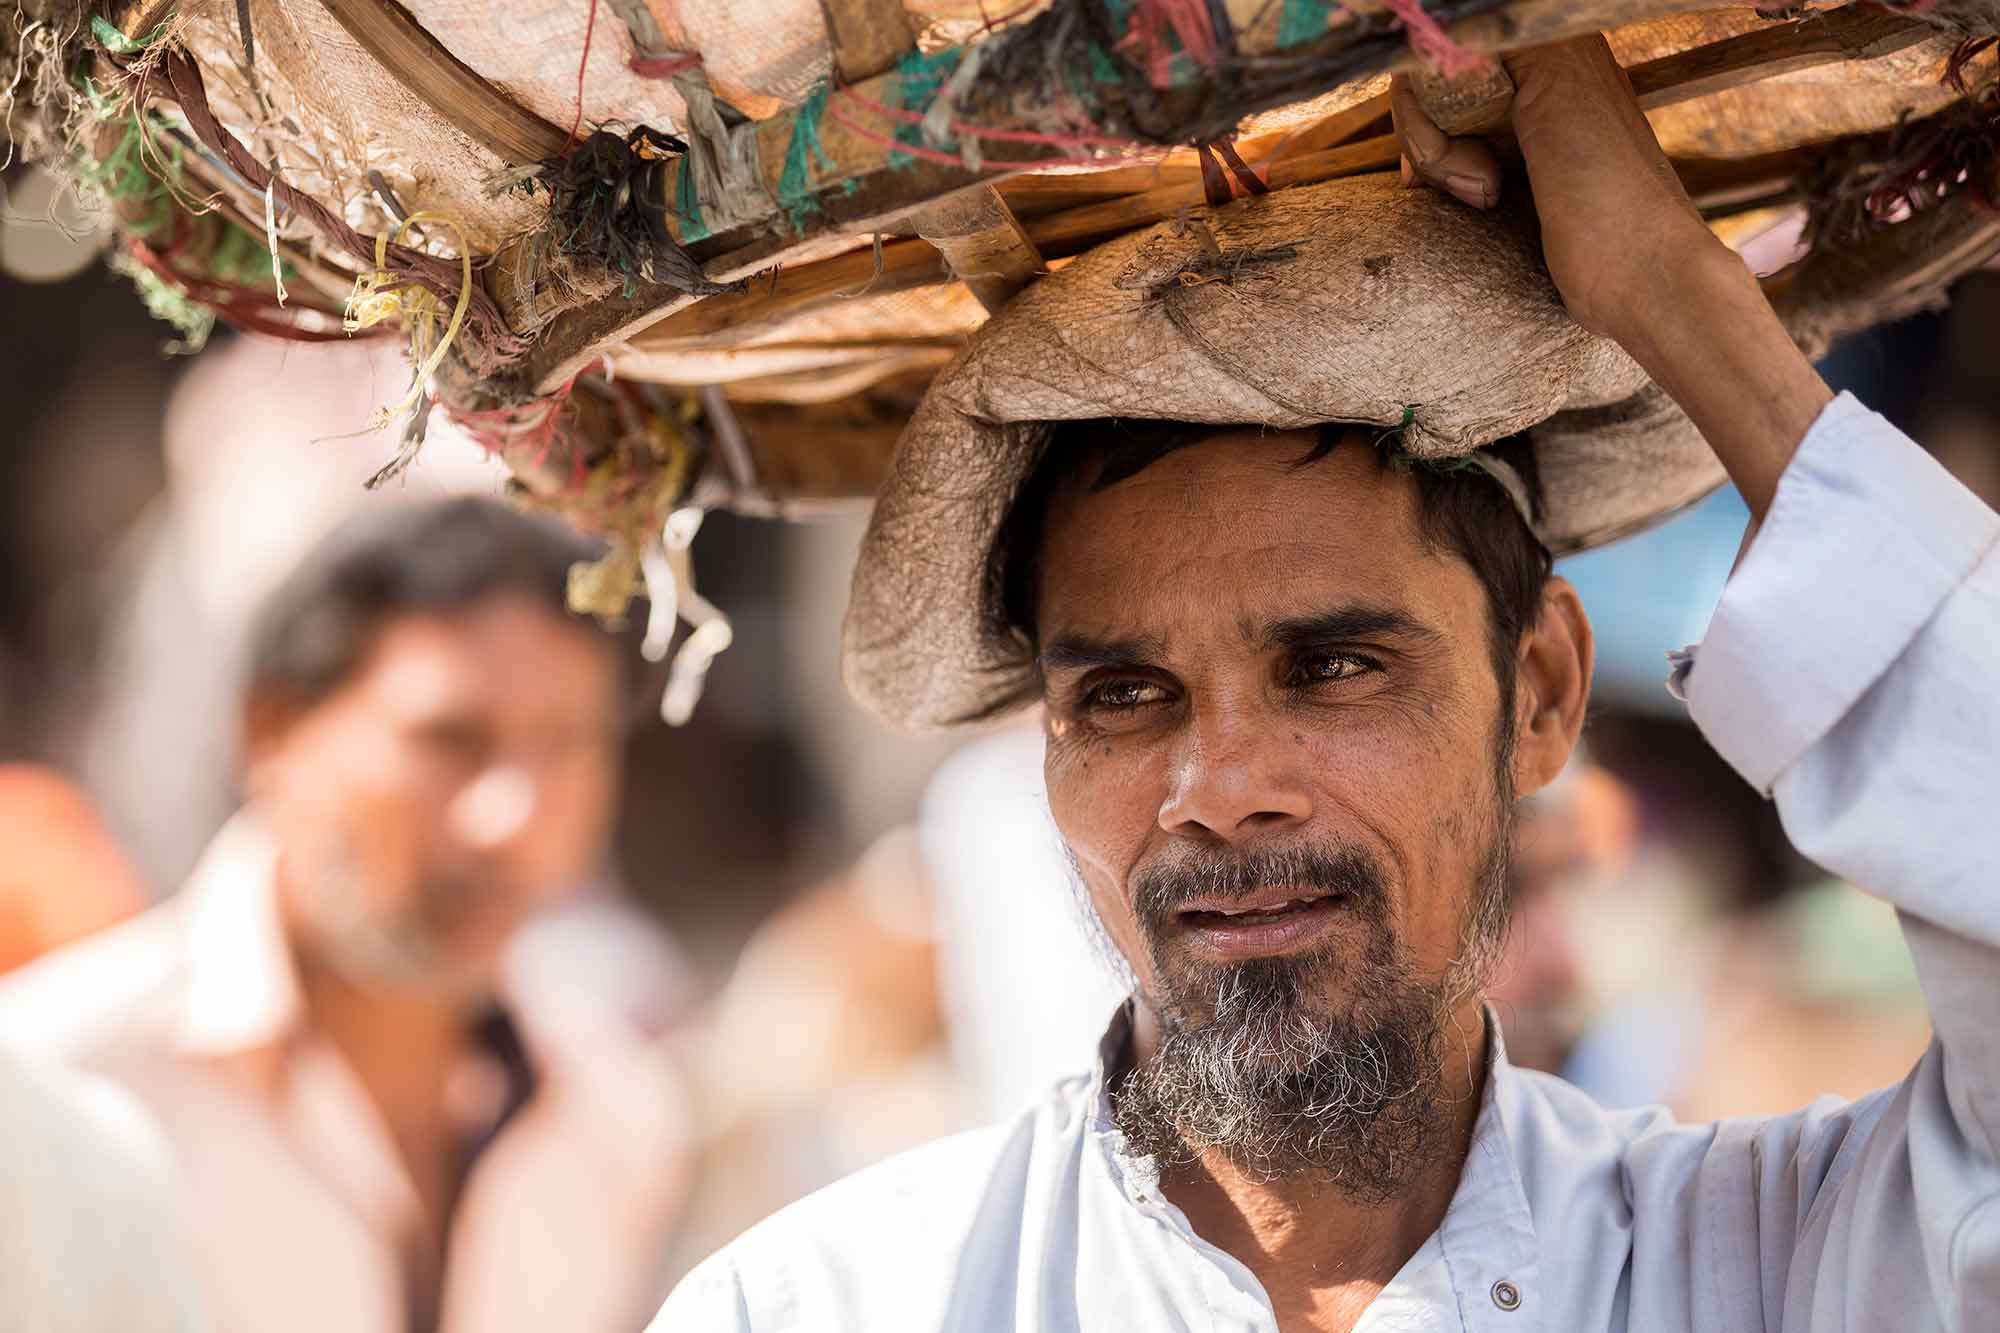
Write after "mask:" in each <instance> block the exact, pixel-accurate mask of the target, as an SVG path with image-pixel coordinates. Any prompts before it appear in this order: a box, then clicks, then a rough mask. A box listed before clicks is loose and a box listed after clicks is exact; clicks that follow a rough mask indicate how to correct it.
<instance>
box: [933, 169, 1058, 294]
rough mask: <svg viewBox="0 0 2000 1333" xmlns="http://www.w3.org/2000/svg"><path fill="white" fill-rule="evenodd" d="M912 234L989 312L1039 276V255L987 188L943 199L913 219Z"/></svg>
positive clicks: (1010, 213) (1010, 212) (1011, 214)
mask: <svg viewBox="0 0 2000 1333" xmlns="http://www.w3.org/2000/svg"><path fill="white" fill-rule="evenodd" d="M914 221H915V223H916V227H917V235H919V236H921V237H923V238H924V239H925V240H927V241H929V242H930V243H931V244H932V245H934V246H936V247H937V248H938V253H940V254H942V255H943V256H944V257H945V261H946V262H947V263H949V264H950V265H951V273H952V276H953V277H955V278H957V279H958V280H959V281H960V282H962V283H964V284H965V286H966V290H968V291H970V292H971V293H972V294H973V296H974V297H976V298H978V301H979V304H981V305H983V306H985V307H986V308H987V309H988V310H989V311H991V310H998V309H999V308H1000V307H1001V306H1003V305H1005V304H1007V302H1008V301H1009V300H1010V299H1011V298H1012V297H1013V295H1014V293H1016V292H1018V291H1020V290H1021V289H1022V288H1023V287H1025V286H1027V285H1028V284H1029V283H1030V282H1033V281H1034V280H1035V277H1036V275H1037V274H1039V273H1040V272H1041V271H1042V252H1041V251H1040V250H1037V249H1036V248H1035V243H1034V241H1032V240H1031V239H1029V237H1028V233H1027V232H1026V231H1024V230H1022V227H1021V220H1020V219H1019V218H1017V217H1015V216H1014V211H1013V210H1012V209H1010V208H1008V207H1007V201H1006V200H1005V199H1002V198H1001V197H1000V195H999V192H998V191H996V190H995V189H994V188H993V187H992V186H991V185H982V186H981V187H979V188H978V189H977V190H966V191H963V192H961V193H959V194H955V195H949V196H947V197H945V198H943V199H940V200H938V201H937V202H936V203H934V204H932V205H930V206H929V207H927V208H924V209H920V210H919V211H918V212H917V213H916V215H915V218H914Z"/></svg>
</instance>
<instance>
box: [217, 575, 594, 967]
mask: <svg viewBox="0 0 2000 1333" xmlns="http://www.w3.org/2000/svg"><path fill="white" fill-rule="evenodd" d="M618 708H619V705H618V672H617V667H616V662H615V659H614V658H613V656H612V652H611V645H610V643H609V642H608V641H607V640H605V639H603V638H601V637H600V636H598V635H596V634H595V633H594V632H593V631H591V630H589V629H588V628H585V627H583V626H580V625H577V624H574V623H571V622H568V621H566V620H563V619H561V618H559V617H558V616H556V615H555V614H553V613H552V612H550V611H548V610H547V609H545V608H544V607H542V606H540V605H539V604H537V603H535V602H533V601H530V600H528V599H526V598H523V597H518V596H513V595H507V594H499V595H495V596H493V597H490V598H488V599H486V600H484V601H482V602H479V603H477V604H475V605H473V606H472V607H471V608H469V609H467V610H465V611H463V612H459V613H456V614H452V615H449V616H429V615H406V616H399V617H395V618H392V619H390V620H388V621H387V622H385V623H384V624H383V625H382V627H381V628H380V629H379V630H378V631H377V632H376V635H375V637H374V641H373V643H372V644H371V646H370V648H369V651H368V653H367V655H366V656H365V657H364V658H363V659H362V661H361V664H360V666H359V667H358V668H357V669H356V670H355V671H354V672H353V674H352V675H351V676H350V677H349V678H348V679H347V680H346V681H344V682H343V683H342V684H341V685H340V686H339V687H337V688H336V689H335V690H334V692H333V693H332V694H330V695H328V696H327V697H325V698H324V699H322V700H320V701H319V702H317V703H315V704H313V705H311V706H310V707H308V708H306V709H304V710H303V711H299V712H295V713H292V714H290V715H287V716H285V717H284V718H283V720H282V721H281V722H278V723H274V724H272V725H269V726H267V727H264V728H262V729H261V731H262V733H263V734H261V735H259V734H254V733H253V736H252V746H251V764H250V777H251V787H252V793H253V796H254V798H255V800H256V803H257V805H258V806H259V807H260V808H261V811H262V813H263V815H264V817H265V818H266V820H267V821H268V823H269V824H270V826H271V828H272V830H273V832H274V834H275V836H276V838H277V841H278V848H279V856H280V867H281V884H282V886H283V888H284V891H285V896H286V908H287V911H288V914H289V917H290V919H291V920H292V922H293V923H294V926H295V928H296V929H297V930H298V931H299V932H300V936H301V939H300V943H301V945H302V946H303V947H305V948H308V949H310V950H313V951H314V952H315V953H317V954H318V955H320V956H321V957H323V958H324V959H325V960H326V961H328V962H329V963H331V964H332V965H333V966H334V967H336V968H337V969H338V970H340V971H341V972H343V973H344V974H346V975H347V976H348V977H349V978H350V979H351V980H354V981H356V982H357V983H361V984H367V985H373V986H388V987H398V988H402V987H408V988H416V989H422V990H427V991H433V992H436V993H440V994H444V995H449V996H459V997H465V998H473V997H477V996H478V995H480V994H482V993H484V991H485V990H486V989H487V988H488V987H489V986H490V984H491V981H492V972H493V968H494V966H495V964H496V962H497V961H498V958H499V955H500V952H501V949H502V947H503V946H504V944H505V942H506V940H507V937H508V936H509V934H510V933H511V932H512V931H513V930H514V928H515V927H516V926H518V925H519V924H520V923H521V922H522V921H523V920H524V919H525V918H526V917H527V916H529V915H530V914H531V913H533V912H534V911H536V910H537V909H539V908H541V907H544V906H546V905H548V904H549V903H551V902H552V901H553V900H555V899H556V898H558V897H559V896H560V895H562V894H563V893H565V892H566V891H568V890H571V889H573V888H575V887H577V886H578V885H579V884H580V883H581V882H582V881H583V880H584V879H585V878H586V877H587V876H588V875H589V873H590V872H592V871H593V870H594V869H596V867H597V865H598V863H599V861H600V860H601V858H602V856H603V853H604V848H605V839H606V835H607V831H608V829H609V824H610V815H611V811H612V807H613V802H614V799H615V797H616V793H617V787H618V764H619V747H618V735H617V732H618Z"/></svg>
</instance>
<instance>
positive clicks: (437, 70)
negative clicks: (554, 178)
mask: <svg viewBox="0 0 2000 1333" xmlns="http://www.w3.org/2000/svg"><path fill="white" fill-rule="evenodd" d="M320 4H321V5H323V6H324V7H325V8H326V12H327V13H329V14H331V15H333V17H334V18H335V19H336V20H338V21H339V23H340V26H341V27H343V28H345V29H346V30H347V32H348V35H349V36H351V37H353V38H354V40H355V41H356V42H359V43H360V44H361V46H362V49H364V50H366V51H367V52H368V54H369V55H372V56H374V57H375V59H376V60H377V61H379V62H381V65H382V68H383V69H386V70H387V71H389V73H390V74H392V75H394V76H395V79H396V81H397V82H398V83H400V84H402V85H403V86H404V87H405V88H408V89H409V90H410V92H411V93H412V94H414V95H415V96H416V97H417V98H419V99H420V100H422V101H423V103H424V105H426V106H428V107H430V108H431V109H432V110H433V111H435V112H437V113H438V114H439V115H440V116H443V117H444V118H445V119H446V120H448V121H450V122H451V123H452V124H453V125H454V126H456V127H457V128H458V129H459V130H461V131H462V132H463V133H464V134H465V135H466V137H468V138H470V139H472V140H473V141H474V142H476V143H479V144H482V145H484V146H485V147H486V148H487V149H489V150H490V151H491V152H492V153H493V155H494V156H496V157H498V158H500V159H501V160H502V161H503V162H507V163H509V164H511V165H514V166H525V165H528V164H530V163H535V162H541V161H545V160H547V159H548V158H551V157H556V156H559V155H560V154H561V153H562V152H563V151H564V150H565V149H567V148H568V147H569V135H567V134H566V133H564V132H563V131H562V130H560V129H558V128H557V127H556V126H554V125H551V124H550V123H549V122H548V121H546V120H543V119H542V118H541V117H540V116H538V115H536V114H535V113H534V112H532V111H530V110H528V109H527V108H526V107H524V106H522V105H521V104H520V103H518V102H516V101H514V99H513V98H511V97H509V96H507V94H505V93H503V92H501V91H500V90H499V89H498V88H495V87H494V86H493V85H492V84H490V83H488V82H487V81H486V80H485V79H483V78H481V77H480V76H479V75H478V74H477V73H476V72H475V71H474V70H473V69H472V68H471V67H470V66H468V65H466V64H465V62H464V61H462V60H460V59H459V58H458V57H457V56H455V55H453V54H452V53H451V52H449V51H447V50H445V48H444V46H443V45H442V44H441V43H439V41H438V40H437V39H436V38H435V37H433V36H431V35H430V34H429V33H428V32H426V31H424V29H423V27H422V25H420V24H419V23H418V22H417V21H416V20H415V19H414V18H412V17H411V16H410V12H409V11H408V10H406V9H404V8H403V7H402V6H401V5H399V4H397V3H395V0H320Z"/></svg>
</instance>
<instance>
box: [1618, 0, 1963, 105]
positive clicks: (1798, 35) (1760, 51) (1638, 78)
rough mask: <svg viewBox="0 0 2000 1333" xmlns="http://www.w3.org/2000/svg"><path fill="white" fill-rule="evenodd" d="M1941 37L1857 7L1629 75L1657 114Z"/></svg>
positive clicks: (1912, 22)
mask: <svg viewBox="0 0 2000 1333" xmlns="http://www.w3.org/2000/svg"><path fill="white" fill-rule="evenodd" d="M1936 35H1937V29H1936V28H1934V27H1932V26H1931V25H1930V24H1928V23H1925V22H1923V21H1922V20H1919V19H1913V18H1906V17H1904V16H1902V15H1899V14H1887V13H1883V12H1881V11H1880V10H1876V9H1871V8H1869V7H1868V6H1866V5H1860V4H1853V5H1848V6H1846V7H1844V8H1841V9H1835V10H1829V11H1827V12H1825V13H1822V14H1816V15H1814V16H1813V17H1811V18H1807V19H1800V20H1798V21H1797V22H1793V23H1781V24H1774V25H1773V26H1771V27H1768V28H1759V29H1757V30H1756V31H1755V32H1746V33H1744V34H1743V35H1741V36H1740V37H1730V38H1725V39H1724V40H1722V41H1719V42H1710V43H1708V44H1707V45H1706V46H1697V47H1694V48H1692V49H1691V50H1687V51H1678V52H1676V53H1674V54H1673V55H1670V56H1662V57H1660V59H1658V60H1648V61H1646V62H1644V63H1643V64H1638V65H1633V66H1632V67H1631V68H1629V69H1627V70H1626V71H1625V74H1626V77H1627V78H1629V79H1630V80H1631V81H1632V91H1633V93H1634V94H1635V95H1636V96H1637V97H1638V99H1639V105H1640V106H1641V107H1643V108H1645V109H1646V110H1648V111H1651V110H1653V109H1654V108H1656V107H1663V106H1672V105H1674V104H1675V103H1678V102H1689V101H1693V100H1694V99H1695V98H1697V97H1707V96H1709V95H1710V94H1712V93H1719V92H1725V91H1727V90H1728V89H1731V88H1740V87H1742V86H1743V85H1744V84H1747V83H1755V82H1757V81H1759V80H1762V79H1769V78H1775V77H1776V76H1778V75H1780V74H1793V73H1797V72H1798V71H1799V70H1802V69H1814V68H1817V67H1819V66H1821V65H1831V64H1834V63H1836V62H1839V61H1843V60H1873V59H1875V58H1876V57H1878V56H1886V55H1891V54H1893V53H1895V52H1897V51H1901V50H1904V49H1906V48H1908V47H1912V46H1915V45H1917V44H1918V43H1920V42H1925V41H1928V40H1930V39H1931V38H1932V37H1934V36H1936ZM1828 95H1829V96H1836V95H1837V93H1829V94H1828Z"/></svg>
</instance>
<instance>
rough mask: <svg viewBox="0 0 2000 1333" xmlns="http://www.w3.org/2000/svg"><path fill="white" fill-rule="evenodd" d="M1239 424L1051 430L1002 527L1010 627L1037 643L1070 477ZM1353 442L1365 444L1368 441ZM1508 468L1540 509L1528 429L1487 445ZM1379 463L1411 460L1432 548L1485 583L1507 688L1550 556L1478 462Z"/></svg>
mask: <svg viewBox="0 0 2000 1333" xmlns="http://www.w3.org/2000/svg"><path fill="white" fill-rule="evenodd" d="M1230 429H1235V428H1233V427H1228V426H1209V425H1200V424H1195V423H1190V422H1180V421H1129V420H1125V419H1122V418H1116V417H1114V418H1106V419H1098V420H1088V421H1064V422H1057V423H1054V424H1053V425H1052V426H1051V427H1050V431H1051V433H1050V437H1049V442H1048V447H1047V449H1045V450H1044V451H1043V453H1042V458H1041V461H1040V462H1039V463H1038V464H1036V467H1035V470H1034V472H1033V473H1032V474H1030V475H1029V477H1028V480H1027V481H1026V482H1025V483H1024V484H1023V485H1022V487H1021V492H1020V495H1019V496H1018V497H1017V498H1016V500H1015V502H1014V508H1013V510H1012V511H1011V512H1010V513H1009V514H1008V516H1007V522H1006V525H1005V527H1004V528H1003V530H1002V533H1001V538H1000V546H999V551H998V556H997V562H998V565H999V570H998V574H999V577H1000V580H1001V601H1002V605H1003V606H1004V608H1005V610H1006V615H1007V622H1008V624H1009V625H1010V626H1011V627H1012V628H1014V629H1016V630H1018V631H1020V632H1021V633H1023V634H1025V635H1027V637H1028V642H1029V643H1031V644H1033V643H1037V642H1038V640H1037V638H1036V633H1035V599H1036V592H1037V583H1038V582H1039V578H1040V563H1041V552H1042V539H1043V535H1044V527H1045V525H1046V523H1047V521H1048V509H1049V503H1050V501H1051V500H1052V499H1053V498H1054V497H1055V494H1056V492H1057V491H1058V490H1059V489H1061V488H1062V487H1063V486H1064V485H1065V484H1067V483H1068V482H1070V481H1071V480H1073V479H1076V478H1080V477H1082V476H1083V475H1085V471H1086V469H1088V468H1090V467H1091V466H1092V465H1095V466H1096V468H1097V471H1096V475H1095V477H1094V478H1093V479H1092V480H1091V482H1090V489H1091V490H1092V491H1093V492H1094V491H1101V490H1104V489H1106V488H1107V487H1110V486H1114V485H1116V484H1117V483H1119V482H1121V481H1124V480H1126V479H1127V478H1128V477H1133V476H1136V475H1138V474H1139V473H1140V472H1143V471H1145V469H1147V468H1149V467H1151V466H1152V465H1153V464H1154V463H1157V462H1158V461H1159V460H1160V459H1162V458H1164V457H1166V456H1167V455H1168V454H1170V453H1173V452H1174V451H1175V450H1177V449H1182V448H1186V447H1187V446H1189V445H1192V444H1199V443H1200V442H1201V441H1203V440H1206V439H1209V438H1211V437H1212V436H1215V435H1218V434H1221V433H1222V432H1223V431H1225V430H1230ZM1354 430H1355V428H1354V427H1352V426H1348V425H1342V424H1338V423H1336V424H1332V425H1327V426H1322V427H1320V430H1319V439H1318V442H1317V443H1316V444H1315V445H1314V446H1313V447H1312V448H1311V449H1310V450H1308V451H1307V452H1306V454H1305V455H1304V456H1303V457H1301V458H1300V459H1299V461H1298V463H1297V464H1296V466H1299V467H1306V466H1309V465H1310V464H1313V463H1316V462H1318V461H1319V460H1320V459H1322V458H1325V457H1326V456H1327V455H1328V454H1330V453H1332V452H1333V451H1334V450H1335V449H1336V448H1339V447H1340V446H1341V442H1342V441H1343V440H1346V439H1349V438H1350V435H1351V434H1352V433H1353V432H1354ZM1350 447H1361V448H1365V447H1367V446H1365V445H1353V446H1350ZM1486 448H1487V451H1488V452H1489V453H1492V454H1494V455H1496V456H1497V457H1498V458H1499V459H1500V460H1501V461H1502V462H1505V463H1507V464H1509V465H1510V466H1512V467H1513V469H1514V470H1515V472H1516V473H1517V474H1519V476H1520V478H1521V480H1522V482H1523V483H1524V485H1525V486H1526V487H1527V491H1528V499H1529V504H1530V506H1531V508H1532V509H1533V511H1534V512H1536V513H1539V512H1540V508H1541V485H1540V478H1539V476H1538V474H1537V472H1536V470H1535V453H1534V445H1533V443H1532V442H1531V441H1529V439H1528V438H1527V437H1526V436H1525V435H1515V436H1510V437H1508V438H1507V439H1505V440H1502V441H1500V442H1498V443H1497V444H1492V445H1488V446H1486ZM1376 457H1377V460H1378V462H1379V463H1380V464H1381V465H1382V466H1385V467H1389V466H1397V467H1402V466H1407V467H1408V468H1409V470H1410V473H1411V475H1412V477H1413V478H1414V479H1415V481H1416V486H1417V513H1418V525H1419V531H1420V533H1421V535H1422V537H1423V539H1424V541H1425V543H1426V544H1427V545H1428V546H1429V547H1430V549H1432V550H1434V551H1435V550H1444V551H1450V552H1452V553H1453V554H1455V555H1457V556H1459V557H1460V558H1461V559H1463V560H1464V561H1465V562H1466V564H1468V565H1470V566H1471V567H1472V572H1473V573H1474V574H1475V575H1476V576H1478V579H1479V582H1480V586H1481V587H1483V588H1484V589H1485V590H1486V604H1487V610H1488V612H1489V614H1488V616H1487V624H1488V629H1489V631H1490V641H1489V642H1490V648H1491V651H1492V655H1493V673H1494V675H1495V677H1496V678H1497V679H1498V680H1499V681H1500V684H1501V686H1502V687H1503V689H1505V688H1506V687H1509V686H1511V684H1512V683H1513V679H1514V655H1515V652H1516V650H1517V649H1518V647H1519V645H1520V642H1521V635H1522V633H1523V632H1524V631H1526V630H1527V628H1528V627H1529V626H1530V625H1531V624H1532V623H1533V622H1534V619H1535V614H1536V611H1537V609H1538V607H1539V606H1540V603H1541V595H1542V586H1543V585H1544V584H1545V583H1547V582H1548V579H1549V571H1550V568H1551V564H1552V560H1551V557H1550V555H1549V552H1548V548H1547V547H1545V546H1543V545H1542V543H1541V541H1540V540H1539V539H1538V538H1537V537H1536V536H1535V534H1534V532H1533V531H1531V530H1530V529H1529V527H1528V524H1527V521H1526V520H1525V519H1523V518H1522V516H1521V511H1520V510H1519V509H1517V508H1515V506H1514V502H1513V500H1512V499H1510V498H1509V497H1508V495H1507V493H1506V492H1505V491H1504V490H1502V489H1501V487H1500V484H1499V483H1498V482H1496V481H1495V480H1493V478H1492V477H1491V476H1489V475H1488V474H1487V473H1486V472H1484V471H1483V470H1481V469H1480V468H1477V467H1472V466H1461V467H1457V468H1450V467H1438V466H1434V465H1431V464H1426V463H1423V462H1416V461H1408V460H1403V459H1399V458H1397V457H1396V456H1395V455H1394V454H1392V453H1391V452H1390V451H1388V450H1386V449H1378V450H1377V452H1376Z"/></svg>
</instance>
